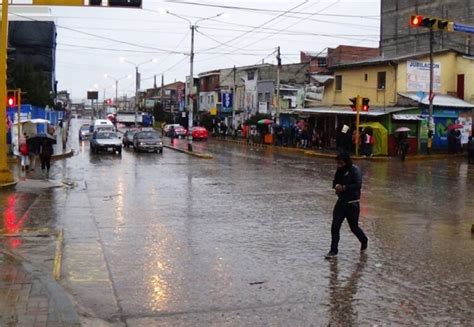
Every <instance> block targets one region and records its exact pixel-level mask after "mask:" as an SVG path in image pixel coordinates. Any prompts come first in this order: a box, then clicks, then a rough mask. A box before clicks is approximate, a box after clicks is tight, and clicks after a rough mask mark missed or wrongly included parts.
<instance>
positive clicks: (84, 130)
mask: <svg viewBox="0 0 474 327" xmlns="http://www.w3.org/2000/svg"><path fill="white" fill-rule="evenodd" d="M90 134H91V132H90V125H89V124H84V125H81V127H80V128H79V141H82V140H87V139H88V138H89V136H90Z"/></svg>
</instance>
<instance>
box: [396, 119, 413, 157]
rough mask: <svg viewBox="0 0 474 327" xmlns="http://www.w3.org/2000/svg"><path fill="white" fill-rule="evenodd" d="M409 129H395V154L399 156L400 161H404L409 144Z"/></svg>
mask: <svg viewBox="0 0 474 327" xmlns="http://www.w3.org/2000/svg"><path fill="white" fill-rule="evenodd" d="M409 131H410V129H409V128H408V127H400V128H397V130H396V131H395V132H397V133H398V135H397V141H398V148H397V154H398V155H399V156H400V159H401V160H402V161H405V157H406V155H407V152H408V149H409V147H410V144H409V143H408V132H409Z"/></svg>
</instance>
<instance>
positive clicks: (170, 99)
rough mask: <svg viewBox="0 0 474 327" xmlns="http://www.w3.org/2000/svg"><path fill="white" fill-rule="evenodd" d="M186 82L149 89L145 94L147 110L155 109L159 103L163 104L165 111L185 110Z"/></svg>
mask: <svg viewBox="0 0 474 327" xmlns="http://www.w3.org/2000/svg"><path fill="white" fill-rule="evenodd" d="M184 90H185V84H184V82H181V81H178V82H174V83H170V84H166V85H164V86H163V87H161V86H157V87H154V88H151V89H147V90H146V92H145V108H146V109H153V108H154V106H155V105H156V104H157V103H162V104H163V110H164V111H167V112H177V111H178V110H181V111H182V110H184Z"/></svg>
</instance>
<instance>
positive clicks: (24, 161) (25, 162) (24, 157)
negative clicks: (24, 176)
mask: <svg viewBox="0 0 474 327" xmlns="http://www.w3.org/2000/svg"><path fill="white" fill-rule="evenodd" d="M27 140H28V136H27V135H26V134H23V137H22V138H21V139H20V146H19V152H20V161H21V170H22V171H28V169H29V166H30V160H29V154H30V150H29V148H28V143H27Z"/></svg>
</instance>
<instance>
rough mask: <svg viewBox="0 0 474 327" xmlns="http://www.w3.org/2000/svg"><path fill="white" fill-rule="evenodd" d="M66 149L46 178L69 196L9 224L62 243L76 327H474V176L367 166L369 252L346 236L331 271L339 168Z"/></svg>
mask: <svg viewBox="0 0 474 327" xmlns="http://www.w3.org/2000/svg"><path fill="white" fill-rule="evenodd" d="M78 126H79V122H77V121H76V122H74V123H73V130H72V132H71V135H72V136H75V135H77V128H78ZM70 141H71V142H72V143H71V147H72V148H73V149H75V150H76V155H75V156H74V157H73V158H71V159H68V160H65V161H61V162H56V163H54V165H53V168H52V172H51V178H52V179H53V180H55V181H57V182H60V181H67V183H66V186H65V187H61V188H51V189H46V190H36V191H30V190H29V189H28V188H25V189H23V190H22V191H21V192H18V191H17V192H16V193H15V196H19V197H20V198H21V197H26V200H25V201H26V202H28V201H30V202H32V203H34V205H35V206H36V207H34V208H36V209H35V210H29V211H28V210H23V211H25V212H26V211H28V212H29V213H28V215H26V216H25V214H24V213H23V214H22V215H21V217H25V218H24V219H18V218H16V219H15V220H14V221H15V224H21V228H28V227H45V226H46V227H51V228H54V229H57V228H64V230H65V245H64V260H63V269H62V280H61V284H62V285H63V286H64V287H65V288H66V289H67V290H68V291H69V292H70V293H71V295H72V296H73V297H74V299H75V301H76V303H77V308H78V311H79V313H80V314H83V315H88V316H96V317H98V318H101V319H103V320H106V321H108V322H111V323H117V324H118V325H121V324H126V325H128V326H158V325H159V326H180V325H182V326H201V325H202V326H205V325H218V326H222V325H229V326H235V325H255V326H263V325H292V326H310V325H314V326H320V325H328V324H331V325H336V326H338V325H399V324H404V325H413V324H421V325H471V324H472V321H474V260H473V259H472V253H473V252H472V249H473V245H474V243H473V242H474V237H473V236H472V235H471V233H470V228H471V224H473V223H474V196H472V193H473V192H474V167H473V166H471V167H468V166H467V164H466V163H465V162H464V161H462V160H460V159H456V160H451V161H449V160H441V161H429V162H405V163H401V162H399V161H395V160H394V161H388V162H360V163H358V164H360V166H361V168H362V170H363V172H364V188H363V198H362V210H361V225H362V227H363V229H364V230H365V232H366V234H367V236H368V237H369V251H368V253H367V255H366V256H361V255H360V254H359V244H358V242H357V239H356V238H355V237H354V236H353V235H352V234H350V231H349V228H348V226H347V225H344V226H343V229H342V232H341V242H340V252H339V258H338V259H337V260H334V261H326V260H324V257H323V256H324V254H325V253H326V252H327V251H328V250H329V242H330V224H331V214H332V208H333V205H334V202H335V195H334V193H333V191H332V190H331V182H332V177H333V173H334V169H335V165H334V162H333V161H332V160H327V159H317V158H308V157H304V156H302V155H301V154H298V153H290V152H284V151H280V150H274V149H260V148H251V147H247V146H242V145H237V144H228V143H222V142H215V141H208V142H195V143H194V149H195V151H200V152H207V153H210V154H212V155H213V156H214V159H212V160H203V159H199V158H196V157H192V156H189V155H186V154H183V153H179V152H175V151H173V150H170V149H165V151H164V154H163V155H160V154H146V153H142V154H136V153H133V151H130V150H125V151H123V154H122V156H118V155H112V154H99V155H91V154H90V153H89V146H88V142H82V143H78V140H77V139H76V138H75V137H71V139H70ZM177 142H183V141H177ZM178 146H179V145H178ZM8 192H11V191H2V193H1V194H0V195H1V196H2V197H4V198H5V197H6V196H11V193H8ZM20 198H19V200H18V201H21V200H20ZM23 207H27V205H26V204H25V205H19V206H18V208H23ZM18 210H20V209H18ZM18 210H17V211H18ZM20 211H21V210H20ZM7 212H8V210H5V209H4V225H7V221H9V219H10V220H11V218H8V215H7V214H6V213H7ZM20 214H21V212H19V213H18V216H20ZM5 227H6V226H5ZM15 228H16V227H15ZM10 241H11V240H10ZM19 241H21V242H23V243H21V244H20V245H18V246H17V249H19V250H18V251H21V248H22V246H23V244H25V241H24V240H22V239H19ZM4 246H6V247H9V248H11V247H13V245H12V244H7V243H5V244H4ZM50 251H51V249H48V246H47V245H45V247H44V249H43V250H41V251H39V252H42V253H43V252H44V253H49V252H50ZM24 252H26V253H28V252H30V251H24ZM35 257H36V256H35ZM45 262H47V260H45ZM44 267H45V269H46V265H44Z"/></svg>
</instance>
